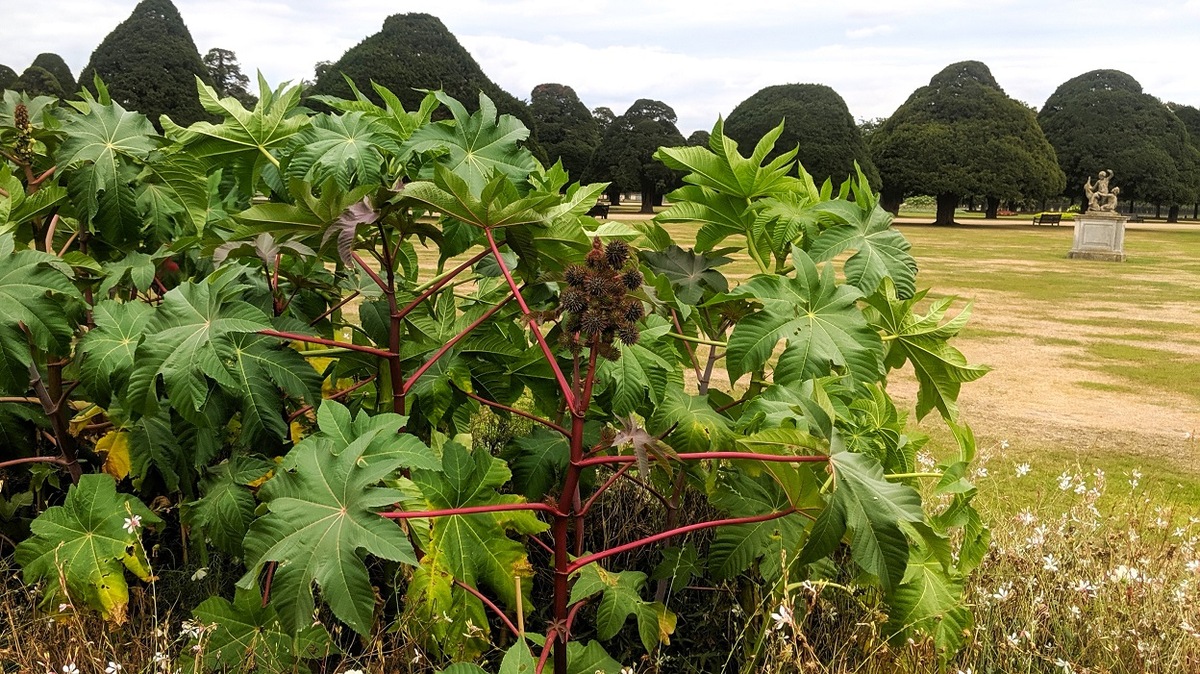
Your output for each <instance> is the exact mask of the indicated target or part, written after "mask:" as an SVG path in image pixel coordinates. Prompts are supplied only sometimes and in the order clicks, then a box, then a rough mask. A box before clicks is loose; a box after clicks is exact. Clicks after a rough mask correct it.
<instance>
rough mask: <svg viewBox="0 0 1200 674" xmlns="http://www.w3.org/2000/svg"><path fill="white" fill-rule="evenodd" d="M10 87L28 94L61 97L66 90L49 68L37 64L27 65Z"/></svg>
mask: <svg viewBox="0 0 1200 674" xmlns="http://www.w3.org/2000/svg"><path fill="white" fill-rule="evenodd" d="M9 88H10V89H15V90H16V91H20V92H24V93H25V94H28V95H29V96H54V97H55V98H63V96H65V95H66V91H64V90H63V87H62V85H61V84H59V82H58V78H56V77H55V76H54V75H53V74H52V73H51V72H50V71H49V70H46V69H45V68H42V67H39V66H29V67H28V68H26V69H25V72H23V73H21V76H20V77H18V78H17V79H16V80H15V81H14V82H13V83H12V84H11V85H9Z"/></svg>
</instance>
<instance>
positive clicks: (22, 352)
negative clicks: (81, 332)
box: [0, 235, 83, 393]
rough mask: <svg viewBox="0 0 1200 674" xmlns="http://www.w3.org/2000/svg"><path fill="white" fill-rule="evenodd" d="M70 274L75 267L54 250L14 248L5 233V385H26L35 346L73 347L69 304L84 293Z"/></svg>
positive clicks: (0, 337) (1, 340) (1, 302)
mask: <svg viewBox="0 0 1200 674" xmlns="http://www.w3.org/2000/svg"><path fill="white" fill-rule="evenodd" d="M71 279H72V273H71V268H70V267H68V266H67V265H66V264H64V263H63V262H62V260H60V259H58V258H57V257H55V256H54V255H50V254H49V253H43V252H41V251H36V250H21V251H15V252H14V243H13V237H12V236H11V235H3V236H0V355H3V358H4V361H3V367H0V390H12V391H13V392H14V393H16V392H19V391H24V390H25V389H26V388H27V385H28V384H29V373H28V370H27V367H28V365H29V364H30V363H31V362H33V361H32V360H31V359H32V355H31V354H30V351H29V349H30V347H31V346H32V347H34V348H36V349H38V350H39V351H45V352H49V353H54V354H63V355H65V354H67V353H69V352H70V344H71V336H72V334H74V326H73V321H72V316H71V312H70V308H71V305H72V303H73V301H75V300H82V299H83V297H82V295H80V294H79V291H78V290H77V289H76V288H75V284H74V283H72V281H71Z"/></svg>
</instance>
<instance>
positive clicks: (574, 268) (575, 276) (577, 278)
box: [563, 264, 587, 287]
mask: <svg viewBox="0 0 1200 674" xmlns="http://www.w3.org/2000/svg"><path fill="white" fill-rule="evenodd" d="M563 278H564V279H565V280H566V282H567V284H568V285H573V286H575V287H579V286H581V285H583V281H584V279H586V278H587V270H586V269H584V268H583V267H582V266H580V265H577V264H573V265H571V266H570V267H567V270H566V271H565V272H563Z"/></svg>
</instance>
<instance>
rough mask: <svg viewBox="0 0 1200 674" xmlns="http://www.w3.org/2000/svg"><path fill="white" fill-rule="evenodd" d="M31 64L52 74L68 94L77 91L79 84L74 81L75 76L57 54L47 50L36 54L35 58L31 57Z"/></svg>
mask: <svg viewBox="0 0 1200 674" xmlns="http://www.w3.org/2000/svg"><path fill="white" fill-rule="evenodd" d="M32 65H35V66H37V67H39V68H45V69H46V72H48V73H50V74H51V75H54V79H56V80H58V85H59V86H60V87H62V90H63V92H65V93H66V94H67V95H68V96H70V95H71V94H74V93H75V92H77V91H79V84H78V83H77V82H76V81H75V76H74V75H72V74H71V67H70V66H68V65H67V62H66V61H64V60H63V58H62V57H61V56H59V55H58V54H53V53H48V52H47V53H42V54H38V55H37V58H35V59H33V64H32Z"/></svg>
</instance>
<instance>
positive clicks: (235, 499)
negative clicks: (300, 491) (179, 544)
mask: <svg viewBox="0 0 1200 674" xmlns="http://www.w3.org/2000/svg"><path fill="white" fill-rule="evenodd" d="M272 468H274V464H273V463H270V462H268V461H266V460H264V459H251V458H248V457H241V456H234V457H233V458H232V459H230V460H229V461H228V462H222V463H220V464H218V465H216V466H213V467H211V468H209V469H208V477H206V478H205V479H204V481H203V482H202V483H201V492H202V494H203V495H202V496H201V497H200V498H199V499H197V500H195V501H192V502H190V503H186V504H185V505H184V508H183V511H182V516H183V521H184V523H186V524H187V525H188V526H190V527H193V528H194V530H195V531H198V532H199V533H200V535H202V536H203V537H204V539H205V540H207V541H208V542H209V543H211V544H212V545H213V546H214V547H216V548H217V549H218V550H221V551H223V552H226V553H228V554H229V555H232V556H234V557H239V558H240V557H241V556H242V541H243V540H244V539H245V538H246V532H247V531H248V530H249V529H250V524H251V523H252V522H253V521H254V507H255V505H256V502H255V500H254V494H253V493H252V492H251V491H250V488H249V486H248V485H250V484H251V483H253V482H256V481H258V480H260V479H262V478H263V476H265V475H267V473H268V472H269V471H270V470H271V469H272ZM193 535H195V533H193Z"/></svg>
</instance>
